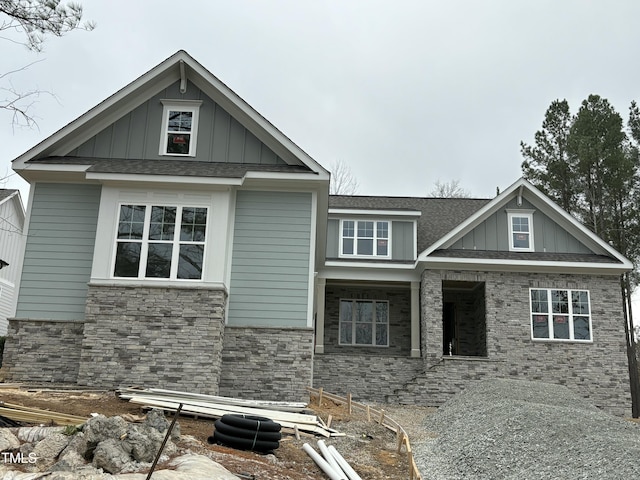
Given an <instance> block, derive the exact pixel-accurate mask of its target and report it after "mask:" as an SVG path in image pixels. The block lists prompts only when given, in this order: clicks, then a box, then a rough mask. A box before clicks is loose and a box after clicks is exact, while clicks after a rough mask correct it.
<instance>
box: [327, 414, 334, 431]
mask: <svg viewBox="0 0 640 480" xmlns="http://www.w3.org/2000/svg"><path fill="white" fill-rule="evenodd" d="M331 420H333V415H329V418H327V428H331Z"/></svg>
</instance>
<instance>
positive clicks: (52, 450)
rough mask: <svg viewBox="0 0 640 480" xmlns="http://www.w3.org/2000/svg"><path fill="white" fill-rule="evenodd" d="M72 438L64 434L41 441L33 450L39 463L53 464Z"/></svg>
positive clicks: (57, 434)
mask: <svg viewBox="0 0 640 480" xmlns="http://www.w3.org/2000/svg"><path fill="white" fill-rule="evenodd" d="M70 441H71V438H70V437H68V436H67V435H63V434H62V433H54V434H51V435H49V436H47V437H45V438H43V439H42V440H40V441H39V442H38V443H37V444H36V445H35V447H34V448H33V450H32V454H33V455H35V457H36V458H37V459H38V463H40V462H45V463H50V464H53V463H54V462H55V460H56V459H57V457H58V455H60V452H62V451H63V450H64V449H65V447H66V446H67V445H69V442H70Z"/></svg>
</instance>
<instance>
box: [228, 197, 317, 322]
mask: <svg viewBox="0 0 640 480" xmlns="http://www.w3.org/2000/svg"><path fill="white" fill-rule="evenodd" d="M235 215H236V216H235V226H234V236H233V254H232V260H231V281H230V289H229V314H228V324H229V325H233V326H271V327H295V328H306V327H308V326H309V325H308V321H307V320H308V315H309V314H308V311H309V281H310V278H309V275H310V268H311V267H310V260H311V247H312V244H311V234H312V225H311V222H312V196H311V194H310V193H304V192H267V191H239V192H238V194H237V198H236V214H235Z"/></svg>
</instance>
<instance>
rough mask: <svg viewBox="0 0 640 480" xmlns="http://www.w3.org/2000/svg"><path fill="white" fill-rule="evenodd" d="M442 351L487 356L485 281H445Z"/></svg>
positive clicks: (443, 285)
mask: <svg viewBox="0 0 640 480" xmlns="http://www.w3.org/2000/svg"><path fill="white" fill-rule="evenodd" d="M442 297H443V298H442V307H443V308H442V353H443V354H444V355H463V356H472V357H486V356H487V324H486V302H485V284H484V282H459V281H451V280H445V281H443V282H442Z"/></svg>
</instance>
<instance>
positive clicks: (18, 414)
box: [0, 407, 87, 425]
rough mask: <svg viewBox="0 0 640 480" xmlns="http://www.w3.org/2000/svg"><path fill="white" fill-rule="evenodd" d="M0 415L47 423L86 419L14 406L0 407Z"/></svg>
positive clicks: (81, 421) (70, 423)
mask: <svg viewBox="0 0 640 480" xmlns="http://www.w3.org/2000/svg"><path fill="white" fill-rule="evenodd" d="M0 415H2V416H4V417H7V418H10V419H11V420H16V421H18V422H30V423H49V422H54V423H57V424H59V425H80V424H83V423H85V422H86V421H87V419H86V418H83V417H75V418H74V417H70V416H58V415H57V414H56V413H54V412H46V411H44V413H42V412H29V411H22V410H16V409H14V408H5V407H0Z"/></svg>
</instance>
